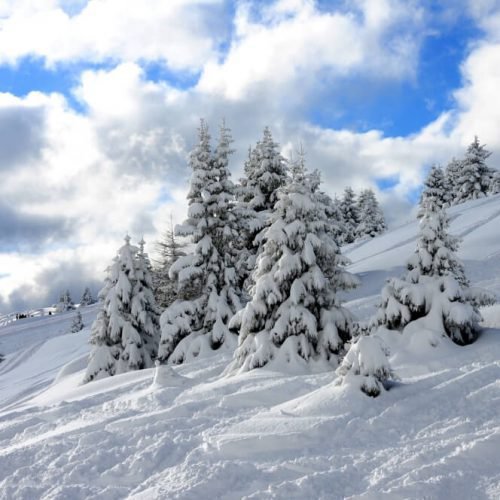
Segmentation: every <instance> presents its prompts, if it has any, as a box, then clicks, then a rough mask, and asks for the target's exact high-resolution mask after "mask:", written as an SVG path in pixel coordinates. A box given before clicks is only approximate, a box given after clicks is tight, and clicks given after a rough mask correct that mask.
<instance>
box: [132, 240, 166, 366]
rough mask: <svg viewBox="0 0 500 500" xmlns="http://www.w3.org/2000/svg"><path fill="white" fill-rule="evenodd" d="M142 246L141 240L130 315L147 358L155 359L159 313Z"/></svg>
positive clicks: (147, 262)
mask: <svg viewBox="0 0 500 500" xmlns="http://www.w3.org/2000/svg"><path fill="white" fill-rule="evenodd" d="M144 245H145V241H144V238H142V239H141V241H140V242H139V251H138V252H137V254H136V261H135V264H136V268H135V278H136V281H135V283H134V289H133V290H132V292H133V293H132V296H133V298H132V307H131V313H132V316H133V317H134V320H135V321H134V325H135V327H136V329H137V331H138V333H139V335H140V336H141V339H142V342H143V344H144V347H145V349H146V350H147V352H148V354H149V358H150V359H156V357H157V355H158V345H159V342H160V311H159V308H158V305H157V304H156V300H155V296H154V292H153V277H152V274H151V262H150V260H149V257H148V254H147V253H146V252H145V251H144Z"/></svg>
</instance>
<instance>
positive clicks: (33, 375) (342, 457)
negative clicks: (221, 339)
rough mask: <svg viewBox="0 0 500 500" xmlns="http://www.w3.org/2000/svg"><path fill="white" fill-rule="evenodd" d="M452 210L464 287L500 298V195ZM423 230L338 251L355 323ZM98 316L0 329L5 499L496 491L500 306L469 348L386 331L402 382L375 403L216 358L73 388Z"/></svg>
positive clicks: (89, 310) (313, 381)
mask: <svg viewBox="0 0 500 500" xmlns="http://www.w3.org/2000/svg"><path fill="white" fill-rule="evenodd" d="M450 216H451V219H452V224H451V232H452V233H453V234H458V235H460V236H461V237H462V238H463V243H462V246H461V250H460V252H459V256H460V257H461V258H462V259H463V260H464V262H465V264H466V270H467V273H468V276H469V278H470V279H471V281H472V283H473V284H474V285H478V286H483V287H485V288H487V289H489V290H491V291H493V292H495V293H497V294H498V295H500V233H499V231H498V225H499V223H500V196H494V197H491V198H487V199H484V200H478V201H475V202H469V203H467V204H464V205H459V206H456V207H453V208H452V209H451V210H450ZM416 235H417V225H416V223H415V222H411V223H408V224H406V225H403V226H401V227H399V228H397V229H394V230H392V231H390V232H388V233H386V234H385V235H383V236H381V237H378V238H376V239H374V240H370V241H367V242H362V243H355V244H353V245H351V246H350V247H349V248H347V249H346V253H347V255H348V256H349V257H350V258H351V260H352V261H353V264H352V266H351V268H350V270H351V271H353V272H355V273H357V274H358V276H359V277H360V278H361V280H362V286H361V287H360V288H359V289H358V290H356V291H354V292H353V293H352V294H351V295H350V296H349V297H348V298H347V299H348V300H349V302H348V303H347V305H348V307H349V308H350V309H351V310H352V311H353V312H354V313H355V314H356V315H357V316H358V317H359V318H360V319H365V318H367V317H369V315H370V314H371V313H372V312H373V311H374V304H375V303H376V301H377V294H378V293H379V292H380V289H381V287H382V285H383V283H384V280H385V278H386V277H388V276H392V275H400V274H401V273H402V271H403V266H404V263H405V260H406V259H407V258H408V257H409V256H410V254H411V252H412V251H413V249H414V247H415V239H416ZM96 311H97V309H96V306H90V307H86V308H82V313H83V321H84V323H85V325H86V328H85V329H84V330H83V331H81V332H79V333H76V334H68V333H67V332H68V331H69V328H70V324H71V321H72V319H73V316H74V312H73V313H71V312H70V313H65V314H60V315H56V316H49V317H38V318H28V319H24V320H20V321H16V322H13V323H10V324H8V325H6V326H3V327H1V328H0V353H2V354H4V355H5V360H4V361H3V362H2V363H0V499H9V500H10V499H16V500H18V499H19V500H20V499H30V500H31V499H38V498H44V499H68V500H70V499H71V500H73V499H75V500H77V499H90V498H92V499H95V498H99V499H101V498H102V499H122V498H134V499H144V500H145V499H156V498H161V499H175V498H179V499H216V498H217V499H219V498H220V499H239V498H247V499H267V498H282V499H342V498H351V499H386V498H387V499H403V498H412V499H413V498H418V499H423V498H425V499H464V500H470V499H486V498H489V499H498V498H500V465H499V463H500V411H499V409H500V329H498V328H500V306H491V307H489V308H486V309H485V310H483V317H484V322H483V325H484V327H485V328H484V331H483V333H482V335H481V336H480V338H479V340H478V341H477V342H476V343H475V344H473V345H471V346H468V347H458V346H456V345H453V344H451V342H448V341H446V339H443V340H442V341H441V343H440V344H439V345H438V346H437V347H431V346H430V344H429V342H428V340H427V338H426V337H425V335H422V336H419V335H418V334H415V335H413V336H412V337H411V338H404V337H403V336H401V335H400V334H396V333H392V334H388V336H386V338H385V339H384V340H385V341H386V343H387V345H388V346H389V348H390V350H391V353H392V355H391V363H392V365H393V368H394V370H395V371H396V373H397V374H398V375H399V377H400V379H401V380H400V381H399V382H397V383H395V384H394V385H393V387H392V388H391V390H390V391H388V392H386V393H383V394H382V395H381V396H380V397H379V398H376V399H372V398H368V397H367V396H365V395H364V394H362V393H361V392H359V391H356V392H351V391H349V390H347V389H345V388H343V387H338V386H336V385H335V375H334V374H333V373H331V372H329V373H320V374H310V375H294V374H283V373H275V372H271V371H269V370H267V369H260V370H254V371H252V372H249V373H246V374H244V375H238V376H233V377H230V378H228V377H224V376H222V372H223V370H224V368H225V367H226V366H227V364H228V362H229V359H228V358H227V357H224V356H223V355H215V356H213V357H212V358H210V359H204V360H199V361H196V362H193V363H188V364H186V365H184V366H180V367H175V368H173V369H171V368H166V367H163V368H162V369H161V372H160V374H159V377H160V380H159V381H157V382H156V383H155V384H153V377H154V370H143V371H140V372H134V373H127V374H124V375H120V376H116V377H112V378H110V379H106V380H100V381H96V382H92V383H89V384H86V385H82V384H81V381H82V379H83V373H84V372H83V370H84V367H85V365H86V358H87V355H88V352H89V347H88V344H87V342H88V335H89V327H90V324H91V322H92V320H93V318H94V317H95V314H96ZM417 333H418V332H417Z"/></svg>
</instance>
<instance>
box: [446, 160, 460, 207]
mask: <svg viewBox="0 0 500 500" xmlns="http://www.w3.org/2000/svg"><path fill="white" fill-rule="evenodd" d="M462 163H463V161H462V160H457V159H456V158H453V159H452V160H451V161H450V162H449V163H448V165H446V168H445V171H444V186H445V192H446V195H445V202H446V205H447V206H452V205H456V204H457V203H458V198H459V195H458V192H459V190H460V181H459V179H460V176H461V171H462Z"/></svg>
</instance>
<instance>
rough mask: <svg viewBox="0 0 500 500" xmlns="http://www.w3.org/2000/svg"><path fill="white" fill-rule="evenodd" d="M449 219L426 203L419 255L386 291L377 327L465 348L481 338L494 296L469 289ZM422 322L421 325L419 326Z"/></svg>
mask: <svg viewBox="0 0 500 500" xmlns="http://www.w3.org/2000/svg"><path fill="white" fill-rule="evenodd" d="M448 225H449V222H448V217H447V215H446V212H445V211H444V209H442V208H439V205H438V203H436V201H435V200H434V199H433V198H428V199H424V200H423V204H422V207H421V221H420V233H419V236H418V239H417V248H416V251H415V253H414V254H413V255H412V256H411V258H410V259H409V260H408V265H407V267H408V272H407V274H406V276H405V277H404V278H403V279H398V278H391V279H390V280H388V283H387V285H386V286H385V287H384V288H383V290H382V301H381V304H380V307H379V310H378V312H377V314H376V316H375V320H374V324H378V325H383V326H385V327H386V328H389V329H397V330H403V329H404V330H403V333H404V332H405V331H412V329H410V325H411V324H413V325H414V326H415V325H417V324H418V325H419V328H420V329H421V330H422V331H423V330H428V331H432V332H441V333H442V334H443V335H448V336H449V337H450V338H451V339H452V340H453V342H455V343H456V344H459V345H465V344H469V343H471V342H473V341H474V340H475V339H476V338H477V333H478V322H479V321H480V319H481V316H480V314H479V311H478V306H479V305H482V304H489V303H491V302H492V300H493V299H492V297H491V295H489V294H487V293H484V292H483V291H482V290H476V289H472V288H470V287H469V282H468V280H467V278H466V276H465V272H464V268H463V265H462V264H461V262H460V261H459V260H458V258H457V257H456V255H455V251H456V250H457V248H458V243H459V240H458V239H457V238H455V237H453V236H451V235H450V234H448ZM417 321H419V323H416V322H417Z"/></svg>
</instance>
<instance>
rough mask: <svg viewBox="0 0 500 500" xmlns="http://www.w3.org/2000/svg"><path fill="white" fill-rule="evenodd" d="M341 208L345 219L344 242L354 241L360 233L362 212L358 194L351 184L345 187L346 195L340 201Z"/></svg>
mask: <svg viewBox="0 0 500 500" xmlns="http://www.w3.org/2000/svg"><path fill="white" fill-rule="evenodd" d="M340 210H341V212H342V218H343V220H344V230H345V234H344V238H343V240H344V243H352V242H353V241H354V240H355V239H356V235H357V233H358V226H359V222H360V214H359V209H358V204H357V202H356V195H355V194H354V191H353V189H352V188H351V187H350V186H347V187H346V188H345V189H344V196H343V197H342V200H341V202H340Z"/></svg>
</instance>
